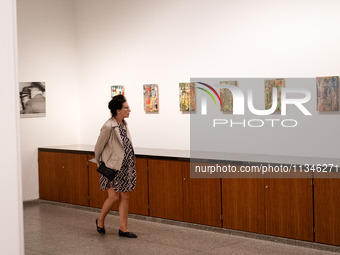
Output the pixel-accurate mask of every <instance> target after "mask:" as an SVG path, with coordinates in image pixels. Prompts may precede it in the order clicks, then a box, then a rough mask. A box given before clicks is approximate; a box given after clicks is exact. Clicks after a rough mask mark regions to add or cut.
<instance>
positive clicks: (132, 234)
mask: <svg viewBox="0 0 340 255" xmlns="http://www.w3.org/2000/svg"><path fill="white" fill-rule="evenodd" d="M118 234H119V236H123V237H128V238H137V235H135V234H134V233H132V232H123V231H121V230H120V229H119V231H118Z"/></svg>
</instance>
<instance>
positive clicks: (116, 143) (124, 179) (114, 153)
mask: <svg viewBox="0 0 340 255" xmlns="http://www.w3.org/2000/svg"><path fill="white" fill-rule="evenodd" d="M108 107H109V109H110V111H111V115H112V117H111V118H110V119H108V120H107V121H106V122H105V123H104V125H103V127H102V128H101V130H100V134H99V137H98V140H97V143H96V145H95V148H94V151H95V158H96V161H97V163H98V164H100V163H101V162H104V163H105V165H106V166H107V167H108V168H111V169H115V170H118V171H117V174H116V176H115V178H114V179H113V180H112V181H110V180H109V179H108V178H106V177H105V176H103V175H100V189H101V190H107V194H108V197H107V199H106V200H105V202H104V204H103V207H102V210H101V213H100V216H99V218H97V219H96V226H97V231H98V233H100V234H105V227H104V221H105V217H106V215H107V214H108V213H109V211H110V210H111V207H112V205H113V204H114V202H116V201H117V200H119V198H120V203H119V220H120V227H119V231H118V234H119V236H122V237H128V238H136V237H137V235H135V234H134V233H132V232H130V231H129V229H128V226H127V220H128V210H129V192H131V191H133V190H134V189H135V185H136V170H135V154H134V150H133V147H132V143H131V136H130V133H129V129H128V127H127V123H126V121H125V118H128V117H129V115H130V112H131V110H130V107H129V105H128V102H127V101H126V99H125V97H124V96H123V95H117V96H115V97H113V98H112V100H111V101H110V102H109V105H108Z"/></svg>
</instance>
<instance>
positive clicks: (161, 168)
mask: <svg viewBox="0 0 340 255" xmlns="http://www.w3.org/2000/svg"><path fill="white" fill-rule="evenodd" d="M148 168H149V206H150V216H153V217H159V218H165V219H172V220H179V221H183V170H184V169H185V164H184V163H183V162H180V161H174V160H156V159H149V160H148Z"/></svg>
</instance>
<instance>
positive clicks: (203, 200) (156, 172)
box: [148, 160, 222, 227]
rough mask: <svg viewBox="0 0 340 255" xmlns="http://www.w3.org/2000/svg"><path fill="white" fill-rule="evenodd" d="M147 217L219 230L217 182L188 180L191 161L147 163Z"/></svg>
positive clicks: (219, 212)
mask: <svg viewBox="0 0 340 255" xmlns="http://www.w3.org/2000/svg"><path fill="white" fill-rule="evenodd" d="M148 167H149V196H150V216H154V217H160V218H166V219H173V220H179V221H185V222H192V223H197V224H203V225H210V226H216V227H221V225H222V224H221V185H220V179H192V178H190V162H188V161H186V162H185V161H173V160H148Z"/></svg>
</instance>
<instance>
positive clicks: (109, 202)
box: [98, 188, 119, 228]
mask: <svg viewBox="0 0 340 255" xmlns="http://www.w3.org/2000/svg"><path fill="white" fill-rule="evenodd" d="M107 194H108V197H107V199H106V200H105V202H104V204H103V207H102V210H101V212H100V216H99V218H98V227H100V228H103V227H104V221H105V217H106V215H107V214H108V213H109V211H110V210H111V208H112V206H113V204H114V202H116V201H117V200H118V199H119V193H117V192H116V191H114V189H113V188H109V189H108V190H107Z"/></svg>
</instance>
